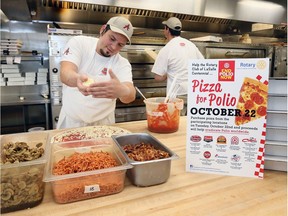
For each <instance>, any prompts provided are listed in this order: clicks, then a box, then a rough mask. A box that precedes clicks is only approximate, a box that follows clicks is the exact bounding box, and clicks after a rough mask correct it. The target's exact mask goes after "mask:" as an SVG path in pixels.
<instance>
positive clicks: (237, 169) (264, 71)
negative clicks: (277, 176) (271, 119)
mask: <svg viewBox="0 0 288 216" xmlns="http://www.w3.org/2000/svg"><path fill="white" fill-rule="evenodd" d="M188 73H189V79H188V100H187V143H186V171H187V172H202V173H214V174H223V175H231V176H245V177H254V178H263V176H264V151H265V135H266V115H267V99H268V78H269V59H268V58H261V59H259V58H255V59H201V60H200V59H199V60H191V61H190V62H189V70H188Z"/></svg>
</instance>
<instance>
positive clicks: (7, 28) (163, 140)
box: [0, 0, 288, 216]
mask: <svg viewBox="0 0 288 216" xmlns="http://www.w3.org/2000/svg"><path fill="white" fill-rule="evenodd" d="M128 1H129V0H128ZM168 2H169V4H166V3H165V5H161V4H159V5H158V4H155V2H153V4H152V0H148V1H139V2H137V6H135V5H134V2H131V4H125V1H113V3H112V2H111V1H109V0H104V1H89V0H88V1H87V0H78V1H62V0H53V1H45V0H42V1H32V0H25V1H23V0H3V1H2V2H1V24H2V26H1V37H2V39H9V38H16V39H17V40H18V39H19V40H20V41H22V42H23V46H22V48H21V49H22V53H21V52H20V53H19V54H16V55H15V54H11V53H12V52H11V53H10V54H9V52H8V53H7V50H4V51H5V52H4V51H3V53H1V65H7V62H8V61H11V59H13V61H16V59H17V61H19V59H20V63H19V64H17V66H18V65H19V68H18V67H17V69H19V71H20V73H21V74H22V75H21V76H24V77H26V75H28V73H31V72H32V73H35V80H34V81H35V85H30V84H29V85H28V84H27V85H26V84H25V85H14V84H13V83H11V82H10V83H7V81H6V80H5V79H4V78H3V79H2V82H1V134H2V135H1V137H0V139H1V162H2V163H1V190H2V193H1V213H5V215H7V216H10V215H11V216H14V215H15V216H18V215H29V216H39V215H43V216H46V215H47V216H49V215H53V216H73V215H75V216H76V215H81V216H85V215H89V216H90V215H113V216H114V215H119V216H122V215H123V216H127V215H155V216H158V215H159V216H160V215H161V216H162V215H165V216H166V215H167V216H170V215H171V216H174V215H179V216H180V215H181V216H185V215H189V216H190V215H209V216H210V215H213V216H214V215H215V216H218V215H219V216H222V215H232V214H233V215H253V216H254V215H286V214H287V114H288V110H287V17H286V14H287V2H285V3H284V1H283V0H280V1H277V3H279V4H280V5H281V7H283V8H285V18H284V19H285V21H283V20H282V19H281V17H280V15H281V11H278V12H277V14H274V15H273V16H269V14H270V12H271V13H272V12H273V10H269V11H266V14H267V16H262V14H261V15H260V14H258V15H257V14H255V16H253V15H254V14H252V13H251V16H247V14H248V11H249V10H250V9H251V7H250V6H249V7H248V8H246V9H245V10H243V11H244V13H240V12H241V11H239V10H240V9H239V10H236V6H238V5H239V6H240V5H242V6H241V9H243V8H244V5H245V4H242V3H243V1H240V0H237V1H233V2H232V1H229V0H215V1H186V0H184V1H183V2H182V5H181V7H179V2H176V1H175V2H172V1H168ZM204 2H205V4H204ZM265 2H266V1H265ZM272 2H276V1H272ZM175 3H176V5H175ZM188 3H189V4H193V11H190V10H188V8H191V7H185V6H186V5H187V4H188ZM196 3H197V5H195V4H196ZM260 3H262V1H259V5H258V6H259V7H260ZM222 5H226V6H225V7H222ZM164 6H165V7H164ZM194 6H197V7H194ZM219 7H221V8H220V9H219ZM242 7H243V8H242ZM281 7H278V9H279V8H281ZM12 8H13V10H11V9H12ZM268 8H270V9H272V7H268ZM198 9H199V11H198ZM232 9H235V10H232ZM219 10H221V11H222V12H223V14H224V13H226V12H227V13H229V14H230V15H231V14H232V15H231V16H229V17H230V18H229V19H228V18H227V17H225V16H224V17H223V16H221V14H219V13H218V15H217V17H214V15H215V14H216V13H217V12H219ZM263 10H264V9H263ZM235 11H237V13H235ZM243 11H242V12H243ZM259 11H262V10H259ZM3 12H4V13H3ZM204 12H205V13H206V14H207V13H210V14H211V13H212V14H213V16H212V17H211V16H206V14H204ZM115 15H117V16H118V15H121V16H125V17H127V18H129V19H130V20H131V21H133V25H134V26H135V27H136V28H135V31H134V34H133V37H132V44H131V45H127V46H125V47H124V48H123V49H122V51H121V53H120V54H121V55H122V56H124V57H125V58H127V59H128V60H129V62H130V63H131V65H132V73H133V82H134V84H135V86H136V87H138V88H139V89H140V91H141V92H142V93H143V95H144V96H145V97H146V98H148V99H149V98H162V97H165V95H166V83H165V82H162V83H159V82H156V81H155V80H154V78H153V74H152V73H151V69H152V66H153V64H154V61H155V56H156V55H157V53H158V52H159V50H160V49H161V48H162V47H163V46H164V45H165V43H166V42H165V39H164V38H163V32H162V28H163V25H162V21H164V20H166V19H167V18H169V17H170V16H176V17H178V18H179V19H180V20H181V21H182V23H183V31H182V34H181V35H182V36H183V37H185V38H187V39H190V40H191V41H193V42H194V43H195V45H196V46H197V47H198V48H199V50H200V51H201V53H202V54H203V55H204V57H205V58H207V59H228V58H269V61H270V67H271V68H270V74H269V92H268V107H267V127H266V128H267V131H266V132H267V134H266V143H265V174H264V179H263V180H255V179H251V178H243V177H233V176H225V177H224V176H220V175H208V174H200V173H188V172H186V171H185V170H184V169H185V157H186V148H185V147H186V145H185V144H186V133H187V132H186V127H187V121H188V120H187V118H186V116H185V114H186V108H187V107H186V106H187V101H186V99H185V98H183V99H184V107H183V109H182V108H181V112H180V115H181V116H179V126H177V128H176V131H172V132H173V133H167V134H162V133H158V132H159V131H157V130H158V129H159V128H158V127H157V128H156V131H153V132H152V131H151V128H149V124H148V123H149V121H150V120H149V119H148V118H147V110H146V104H145V101H144V100H143V98H142V96H141V95H140V94H138V93H137V96H136V100H135V101H134V102H133V103H130V104H122V103H121V102H120V101H117V103H116V111H115V117H116V124H115V125H113V126H115V128H120V129H121V130H120V132H119V133H117V134H115V135H113V136H111V137H110V136H109V137H105V136H104V137H103V136H101V137H99V136H98V135H99V133H97V132H96V133H93V134H94V136H93V135H92V136H90V137H85V139H84V140H81V141H80V140H77V141H75V140H74V141H73V139H70V138H71V137H72V138H73V137H74V138H75V137H76V139H80V138H79V134H81V133H82V132H83V128H77V129H75V130H76V131H75V130H73V133H72V136H70V138H69V136H68V137H66V138H68V139H66V140H63V139H62V138H63V137H64V135H63V134H65V131H68V134H69V133H70V132H71V131H70V130H64V131H63V130H56V129H55V128H56V125H57V121H58V116H59V113H60V109H61V106H62V104H61V103H62V102H61V99H62V98H61V92H62V83H61V82H60V78H59V70H60V65H59V64H60V58H61V53H62V51H63V47H64V45H65V43H66V42H67V41H68V40H69V39H70V38H71V37H72V36H75V35H89V36H93V37H98V36H99V30H100V27H101V26H102V25H103V24H105V23H106V21H107V20H108V19H109V18H111V17H112V16H115ZM278 15H279V16H278ZM6 16H7V17H6ZM247 17H248V18H247ZM9 19H10V21H9ZM268 19H273V20H268ZM281 20H282V21H281ZM270 21H271V22H272V23H277V24H273V25H271V24H264V23H265V22H267V23H269V22H270ZM259 22H260V23H259ZM262 22H263V24H262ZM279 23H280V24H279ZM261 27H264V28H263V29H262V28H261ZM257 28H259V29H260V30H259V29H257ZM246 32H248V33H249V34H250V37H249V35H247V34H244V33H246ZM207 35H208V36H207ZM244 36H245V37H247V36H248V39H249V43H246V42H245V41H244V40H243V38H244ZM244 42H245V43H244ZM8 51H9V50H8ZM7 54H8V55H7ZM3 68H5V67H2V66H1V75H2V74H3V75H4V72H3ZM4 71H5V70H4ZM41 71H47V74H45V75H44V79H45V80H44V83H42V82H39V83H38V82H37V81H38V80H37V78H38V77H40V73H38V72H41ZM3 75H2V76H3ZM46 75H47V76H46ZM46 78H47V79H46ZM4 81H5V85H3V82H4ZM8 84H9V85H8ZM12 84H13V86H11V85H12ZM113 126H112V127H113ZM39 130H41V131H39ZM42 130H44V131H42ZM32 131H33V132H32ZM69 131H70V132H69ZM74 132H76V133H74ZM102 132H103V131H102ZM160 132H161V131H160ZM66 135H67V134H66ZM70 135H71V134H70ZM102 135H103V134H102ZM82 138H83V137H82ZM196 138H197V137H196ZM59 140H60V141H59ZM16 142H18V143H17V149H18V150H19V151H22V150H23V152H25V154H24V153H23V155H25V156H23V155H22V154H19V155H20V156H19V157H22V158H23V157H31V155H32V156H33V157H34V156H37V157H38V156H39V155H40V157H39V158H37V159H33V160H31V158H30V160H29V161H26V162H20V163H12V164H9V163H8V164H3V159H4V158H5V157H4V155H5V154H7V155H9V154H11V152H10V151H11V149H10V150H9V147H10V148H12V147H13V146H14V144H15V143H16ZM126 142H129V143H126ZM141 142H148V143H152V144H153V146H154V147H156V148H157V149H158V150H159V149H161V150H164V151H165V152H166V153H168V154H169V157H168V158H161V159H153V160H150V161H134V160H133V159H131V158H129V156H128V154H129V153H130V152H125V150H124V146H126V144H132V147H131V146H130V147H131V148H133V146H134V147H135V146H136V145H137V144H138V143H141ZM8 143H10V144H9V145H7V144H8ZM13 143H14V144H13ZM4 144H6V145H5V148H4ZM26 144H28V146H26ZM15 146H16V144H15ZM15 146H14V147H15ZM15 148H16V147H15ZM9 152H10V153H9ZM98 152H106V153H108V154H109V155H111V156H112V158H113V159H115V161H116V162H115V163H116V164H117V165H116V166H115V167H109V168H102V169H99V170H87V171H83V172H78V173H77V172H75V173H69V174H64V175H55V173H53V172H54V169H53V168H54V165H55V164H57V163H59V162H60V161H62V160H63V159H64V158H69V157H70V156H74V155H75V154H80V155H81V154H83V155H85V154H92V155H93V154H94V153H95V154H96V153H98ZM21 155H22V156H21ZM14 159H17V157H16V158H12V159H11V161H13V160H14ZM271 191H272V192H273V193H271Z"/></svg>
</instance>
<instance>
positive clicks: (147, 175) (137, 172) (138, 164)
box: [112, 133, 179, 187]
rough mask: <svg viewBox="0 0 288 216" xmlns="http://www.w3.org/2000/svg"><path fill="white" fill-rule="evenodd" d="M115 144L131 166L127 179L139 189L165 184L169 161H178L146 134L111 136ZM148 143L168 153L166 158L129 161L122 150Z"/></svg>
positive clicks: (167, 149) (172, 154)
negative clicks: (128, 146)
mask: <svg viewBox="0 0 288 216" xmlns="http://www.w3.org/2000/svg"><path fill="white" fill-rule="evenodd" d="M112 139H114V141H115V143H116V144H117V145H118V146H119V147H120V148H121V150H122V151H123V154H124V155H125V156H126V158H127V160H128V161H129V163H130V164H131V165H132V166H133V168H132V169H129V170H127V177H128V178H129V180H130V181H131V183H132V184H134V185H136V186H139V187H147V186H152V185H158V184H162V183H164V182H166V181H167V180H168V179H169V177H170V170H171V160H173V159H178V158H179V157H178V155H177V154H175V153H174V152H173V151H171V150H170V149H169V148H167V147H166V146H165V145H163V144H162V143H161V142H159V141H158V140H157V139H156V138H154V137H153V136H151V135H150V134H147V133H132V134H127V135H116V136H112ZM142 142H143V143H146V144H147V143H149V144H151V145H152V146H153V147H154V148H155V149H158V150H163V151H165V152H167V153H169V157H168V158H163V159H155V160H149V161H135V160H133V159H130V158H129V156H128V155H127V154H126V153H125V151H124V150H123V146H125V145H128V144H130V145H136V144H139V143H142Z"/></svg>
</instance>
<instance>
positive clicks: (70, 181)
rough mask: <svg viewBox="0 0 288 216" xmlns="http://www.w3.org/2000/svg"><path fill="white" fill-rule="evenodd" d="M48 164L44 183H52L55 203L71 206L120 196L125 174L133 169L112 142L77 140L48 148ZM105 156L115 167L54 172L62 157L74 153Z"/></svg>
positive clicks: (107, 139) (109, 139)
mask: <svg viewBox="0 0 288 216" xmlns="http://www.w3.org/2000/svg"><path fill="white" fill-rule="evenodd" d="M49 149H50V151H49V154H48V155H49V161H48V164H47V166H46V169H45V178H44V181H46V182H51V185H52V192H53V197H54V200H55V202H57V203H70V202H75V201H80V200H85V199H89V198H95V197H100V196H106V195H111V194H115V193H119V192H121V191H122V190H123V189H124V180H125V174H126V170H127V169H129V168H132V166H131V165H130V164H129V163H128V162H127V159H126V158H125V156H124V155H123V153H122V152H121V150H120V149H119V147H118V146H117V145H116V144H115V143H114V142H113V140H112V139H111V138H103V139H101V138H99V139H94V140H78V141H70V142H64V143H51V144H50V145H49ZM101 151H102V152H107V153H109V154H110V155H112V157H113V158H114V159H115V160H116V161H117V166H114V167H110V168H104V169H95V170H90V171H81V172H77V173H71V174H64V175H55V174H53V168H54V166H55V164H56V163H58V162H59V161H60V160H62V159H63V158H64V157H65V158H68V157H70V156H71V155H73V154H75V153H80V154H82V153H88V152H101Z"/></svg>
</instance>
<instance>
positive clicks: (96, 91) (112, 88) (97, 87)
mask: <svg viewBox="0 0 288 216" xmlns="http://www.w3.org/2000/svg"><path fill="white" fill-rule="evenodd" d="M109 75H110V78H111V79H110V80H109V81H103V82H97V80H96V82H95V83H92V84H90V86H89V87H87V89H86V90H87V93H88V94H90V95H92V96H93V97H94V98H110V99H116V98H119V99H120V100H121V101H122V102H123V103H130V102H131V101H133V100H135V95H136V91H135V88H134V86H133V84H132V83H129V82H126V83H121V82H120V81H119V79H118V78H117V77H116V76H115V74H114V73H113V72H112V70H111V69H110V70H109ZM83 90H84V89H83Z"/></svg>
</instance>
